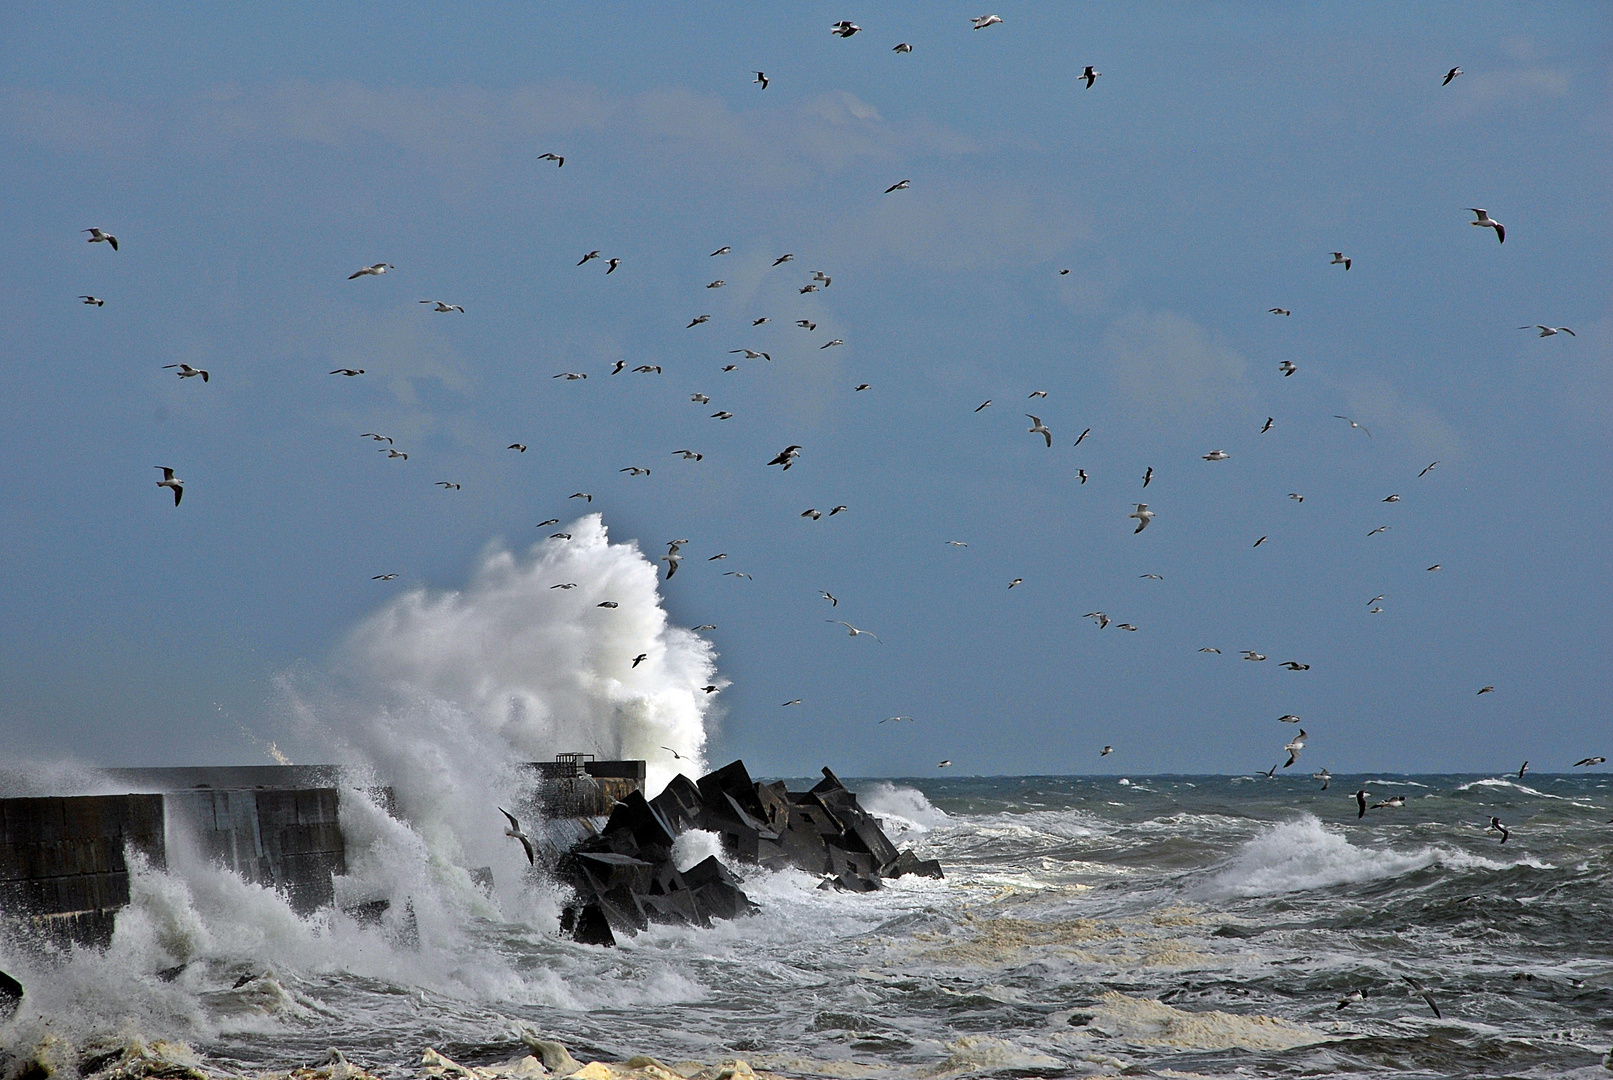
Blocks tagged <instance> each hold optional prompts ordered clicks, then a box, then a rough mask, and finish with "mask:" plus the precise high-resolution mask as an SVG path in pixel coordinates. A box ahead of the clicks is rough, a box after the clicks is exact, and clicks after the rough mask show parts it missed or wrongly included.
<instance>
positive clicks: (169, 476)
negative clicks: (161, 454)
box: [152, 465, 185, 506]
mask: <svg viewBox="0 0 1613 1080" xmlns="http://www.w3.org/2000/svg"><path fill="white" fill-rule="evenodd" d="M152 467H153V468H157V469H161V470H162V479H161V480H158V481H157V486H158V487H165V488H171V489H172V490H173V493H174V505H175V506H178V505H179V500H180V499H182V498H184V497H185V481H183V480H181V479H179V478H178V477H176V476H175V475H174V470H172V469H170V468H169V467H168V466H166V465H154V466H152Z"/></svg>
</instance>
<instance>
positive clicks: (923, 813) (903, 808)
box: [857, 780, 952, 833]
mask: <svg viewBox="0 0 1613 1080" xmlns="http://www.w3.org/2000/svg"><path fill="white" fill-rule="evenodd" d="M857 801H858V802H860V803H861V804H862V807H863V809H865V810H867V811H868V812H869V813H870V814H873V815H874V816H875V817H878V818H880V819H881V820H883V821H884V822H885V831H886V832H888V833H926V832H929V831H930V830H931V829H935V828H939V827H941V826H943V825H950V824H952V817H951V815H949V814H948V813H946V811H944V810H941V809H939V808H937V807H935V806H932V805H931V804H930V800H929V799H927V798H925V797H924V792H922V791H919V790H918V789H917V788H910V787H897V786H896V785H895V784H892V783H889V782H887V781H884V780H881V781H880V782H879V783H877V784H874V785H873V786H872V787H870V788H868V789H866V790H864V791H862V792H860V793H859V794H858V796H857Z"/></svg>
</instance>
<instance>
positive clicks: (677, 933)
mask: <svg viewBox="0 0 1613 1080" xmlns="http://www.w3.org/2000/svg"><path fill="white" fill-rule="evenodd" d="M849 783H850V784H851V786H852V787H853V788H855V789H858V790H860V791H861V792H862V793H863V803H864V805H866V806H868V807H870V808H871V809H873V810H874V812H876V813H879V814H881V815H882V816H884V817H885V819H886V823H887V828H888V831H890V832H891V834H892V836H893V838H894V839H897V840H898V842H899V843H903V844H907V843H911V844H913V845H915V846H917V847H918V848H919V850H920V852H921V854H923V855H925V856H934V857H936V858H939V859H941V860H942V861H943V863H944V865H945V866H946V869H947V873H948V877H947V880H945V881H941V882H935V881H927V880H924V881H909V880H902V881H899V882H896V883H895V884H894V885H893V886H892V887H891V888H888V889H886V890H885V891H883V892H880V893H878V894H872V895H867V896H852V895H845V894H838V893H827V892H822V891H819V890H818V889H816V888H815V886H816V884H817V882H816V880H815V879H813V878H811V877H809V876H807V875H804V874H800V873H796V872H784V873H765V872H757V871H752V872H751V874H750V876H749V878H748V880H747V882H746V889H747V891H748V892H749V893H750V895H751V897H752V899H754V900H756V901H757V902H758V903H759V904H760V905H761V906H762V908H763V911H762V913H761V914H760V915H758V916H756V917H755V918H752V919H746V920H742V921H738V922H734V923H730V924H726V925H722V926H719V927H718V928H716V929H713V930H710V931H698V930H684V929H675V928H666V927H662V928H656V929H653V930H651V931H650V932H648V933H646V934H643V935H640V936H639V937H637V938H635V939H632V940H629V941H626V942H624V943H623V945H622V947H621V948H618V949H615V950H598V949H590V948H585V947H581V946H577V945H574V944H572V943H569V942H565V941H562V940H559V939H558V938H556V937H555V936H554V934H553V926H554V924H553V917H554V914H555V910H556V908H555V898H554V897H553V896H552V895H550V893H549V892H548V890H547V889H546V888H545V887H544V886H542V884H541V883H537V884H533V883H520V882H510V883H501V886H500V892H499V893H498V895H497V903H496V904H495V903H492V902H489V901H487V900H485V899H481V898H480V897H479V896H478V895H477V894H475V893H474V891H473V890H468V889H466V888H465V886H464V882H463V877H462V875H461V874H459V873H457V872H456V871H455V870H454V869H453V868H452V867H451V866H449V865H448V864H447V863H446V862H445V861H444V859H443V857H442V855H441V854H440V853H438V854H437V855H436V857H432V855H430V854H429V852H430V851H431V848H430V845H428V844H425V843H421V842H419V841H418V839H416V840H413V841H411V839H410V834H408V832H407V830H401V829H400V830H399V831H398V834H397V835H388V836H385V837H382V836H379V835H378V836H374V837H369V838H368V839H367V838H366V837H363V836H358V837H350V838H349V841H350V845H351V846H354V847H356V848H358V849H360V850H362V848H363V845H364V844H365V843H367V842H373V843H374V844H375V845H376V850H378V851H379V850H385V851H386V852H388V853H389V854H388V856H387V860H388V865H389V866H390V867H391V868H392V873H391V877H390V880H391V882H392V884H391V886H390V887H391V888H393V889H394V890H397V894H399V895H406V896H407V897H408V899H409V901H410V906H411V907H412V909H413V910H414V912H415V913H416V922H417V924H418V927H419V941H418V943H417V944H416V943H414V942H413V941H410V940H403V939H401V938H400V937H399V936H398V935H397V934H396V933H395V929H396V928H395V927H394V928H393V930H392V931H389V930H388V928H386V927H382V928H363V927H359V926H356V925H354V924H352V923H350V922H349V921H347V920H346V919H345V918H343V917H340V916H337V917H335V918H331V917H328V916H327V917H325V918H322V919H316V920H311V921H304V920H299V919H297V918H295V917H294V916H293V915H291V913H290V912H289V911H287V910H286V909H285V908H284V905H283V904H281V903H280V902H279V900H278V898H277V897H275V896H274V895H273V894H269V893H264V892H263V891H262V890H258V889H256V888H254V887H251V886H247V885H244V884H242V883H240V882H239V881H237V880H235V879H233V878H231V877H229V876H228V875H223V874H220V873H218V872H216V871H212V870H208V869H206V868H202V867H194V866H192V867H189V868H186V867H185V866H183V865H180V866H176V868H175V869H174V870H173V872H172V873H170V874H156V873H148V874H145V875H142V876H141V877H140V879H139V880H138V882H137V886H136V893H137V904H136V906H135V907H134V908H132V909H131V910H130V911H129V912H127V913H126V915H125V917H124V919H123V921H122V922H120V926H119V931H118V939H117V940H116V941H115V942H114V946H113V948H112V950H110V952H108V953H107V954H105V955H94V954H84V955H80V956H77V957H75V958H73V959H71V960H70V961H68V962H66V963H59V964H53V965H52V964H44V963H41V962H40V961H38V960H34V959H29V958H26V957H21V956H17V955H9V956H0V967H5V968H7V969H8V970H16V971H18V973H19V974H21V975H22V976H23V977H24V979H25V981H26V982H28V983H29V986H30V989H31V991H32V993H31V996H30V999H29V1006H28V1009H27V1010H25V1012H24V1014H23V1015H22V1016H20V1017H19V1018H18V1019H17V1020H16V1021H14V1022H13V1023H12V1024H10V1025H9V1026H7V1027H5V1028H0V1038H4V1039H5V1040H6V1042H7V1043H8V1045H10V1046H12V1047H17V1046H22V1045H26V1044H28V1043H29V1041H30V1040H36V1039H37V1038H38V1037H39V1036H40V1033H41V1031H42V1030H43V1028H42V1025H43V1024H44V1022H45V1020H46V1019H49V1020H50V1021H51V1023H52V1025H53V1030H57V1031H61V1032H64V1033H65V1034H66V1035H67V1036H68V1037H71V1038H76V1039H80V1040H82V1039H84V1038H86V1037H87V1036H88V1035H89V1034H90V1033H91V1032H93V1031H106V1030H114V1029H121V1030H123V1031H124V1032H125V1033H130V1032H134V1033H139V1034H140V1035H142V1036H144V1037H146V1038H155V1037H159V1036H161V1037H168V1038H176V1039H183V1040H186V1041H188V1042H190V1043H191V1045H192V1046H194V1047H195V1048H196V1049H197V1050H198V1052H200V1053H201V1054H202V1055H203V1057H204V1060H205V1061H206V1062H207V1064H208V1066H209V1067H210V1068H212V1069H216V1070H220V1071H233V1070H241V1071H247V1070H262V1069H268V1068H285V1067H287V1066H290V1065H295V1064H301V1063H306V1062H310V1061H314V1060H318V1059H319V1058H320V1057H322V1056H323V1053H324V1050H325V1048H326V1047H329V1046H337V1047H340V1048H342V1049H343V1050H344V1051H345V1052H346V1053H347V1055H348V1057H349V1058H351V1059H352V1060H354V1061H355V1062H360V1063H363V1064H365V1065H367V1066H370V1067H372V1068H375V1069H377V1070H378V1071H382V1072H394V1073H397V1074H408V1075H414V1074H415V1073H416V1072H417V1071H418V1064H419V1060H420V1053H421V1050H422V1049H423V1048H425V1047H426V1046H433V1047H435V1048H437V1049H439V1050H441V1051H442V1052H444V1053H446V1054H447V1055H448V1056H449V1057H451V1058H455V1059H456V1060H461V1061H464V1062H467V1063H470V1064H484V1063H491V1062H495V1061H503V1060H506V1059H508V1058H511V1057H512V1056H517V1055H519V1054H521V1053H524V1052H525V1051H524V1049H523V1048H522V1044H521V1043H520V1042H519V1039H518V1037H517V1033H518V1030H519V1028H521V1027H525V1028H527V1029H530V1030H532V1031H535V1032H537V1033H539V1034H542V1035H545V1036H547V1037H552V1038H558V1039H560V1040H562V1041H564V1042H566V1043H567V1044H568V1045H570V1046H571V1048H572V1051H573V1053H575V1054H576V1055H577V1056H578V1057H579V1058H584V1059H585V1060H586V1057H587V1056H592V1057H598V1058H604V1059H607V1060H622V1059H625V1058H627V1057H629V1056H631V1055H634V1054H640V1053H643V1054H651V1055H654V1056H656V1057H658V1058H661V1059H662V1060H666V1061H679V1060H698V1061H706V1062H714V1061H720V1060H723V1059H725V1058H733V1057H736V1056H737V1057H743V1058H745V1059H747V1060H749V1061H750V1062H751V1064H752V1065H753V1066H755V1067H757V1068H763V1067H765V1068H769V1069H772V1070H775V1071H778V1072H783V1073H788V1074H795V1075H834V1076H904V1077H907V1076H911V1077H919V1076H948V1075H965V1074H1000V1075H1016V1076H1027V1075H1045V1076H1055V1075H1057V1076H1063V1075H1086V1074H1114V1073H1118V1072H1122V1071H1124V1072H1127V1073H1130V1074H1134V1075H1184V1074H1198V1075H1209V1076H1234V1075H1235V1076H1244V1077H1248V1076H1299V1075H1327V1074H1334V1073H1350V1074H1359V1075H1366V1076H1395V1077H1436V1076H1438V1077H1447V1076H1448V1077H1456V1076H1460V1077H1475V1076H1542V1077H1544V1076H1553V1077H1557V1076H1565V1075H1575V1074H1578V1075H1583V1076H1606V1075H1608V1074H1607V1073H1606V1072H1605V1071H1604V1070H1603V1068H1602V1064H1601V1062H1602V1057H1603V1054H1604V1053H1606V1052H1607V1051H1608V1049H1609V1046H1610V1044H1613V855H1610V852H1613V824H1609V823H1608V819H1609V818H1613V779H1610V778H1609V777H1607V776H1605V775H1601V776H1584V775H1580V776H1573V777H1566V776H1536V775H1533V774H1531V775H1529V776H1528V777H1527V779H1526V780H1524V781H1521V782H1520V781H1516V780H1511V779H1492V778H1484V777H1474V776H1416V777H1390V776H1382V777H1336V778H1334V780H1333V782H1332V786H1331V788H1330V790H1329V791H1327V792H1326V793H1322V792H1320V791H1319V790H1318V789H1319V788H1320V783H1319V782H1318V781H1314V780H1311V779H1309V778H1304V777H1299V778H1289V777H1282V778H1278V779H1275V780H1267V779H1266V778H1265V777H1253V778H1251V777H1237V778H1233V777H1145V778H1136V779H1135V780H1133V781H1132V782H1130V783H1127V782H1125V781H1119V780H1116V779H1107V778H1106V779H1075V778H1058V777H1016V778H992V779H970V778H947V779H944V780H932V779H924V780H898V781H872V780H864V781H858V782H849ZM1361 786H1365V787H1366V788H1367V789H1368V790H1369V791H1370V792H1371V793H1372V795H1373V801H1379V800H1381V799H1383V798H1386V797H1388V796H1393V795H1400V796H1404V797H1405V805H1404V806H1403V807H1398V808H1388V809H1382V810H1374V811H1370V812H1369V813H1368V815H1367V817H1366V818H1365V819H1362V820H1358V819H1357V816H1356V806H1355V801H1354V799H1353V797H1352V795H1353V792H1354V791H1355V790H1356V789H1357V788H1358V787H1361ZM1492 815H1496V816H1499V817H1500V818H1501V820H1502V821H1503V822H1504V823H1505V824H1506V825H1507V827H1508V829H1509V830H1511V838H1510V839H1509V841H1508V842H1507V843H1506V844H1504V845H1503V844H1501V843H1500V842H1499V836H1498V834H1496V833H1493V832H1489V831H1487V830H1486V828H1485V826H1486V825H1487V824H1488V822H1489V820H1490V817H1491V816H1492ZM383 840H384V841H385V843H384V844H383V843H382V841H383ZM411 843H413V844H414V846H413V847H411V846H410V845H411ZM690 847H691V851H690V854H691V857H692V856H693V855H696V854H703V852H701V851H699V850H698V849H699V847H700V845H699V842H698V838H696V839H695V840H694V841H692V842H691V845H690ZM411 851H413V852H415V853H416V855H417V857H418V865H416V866H414V868H413V869H412V870H410V871H409V872H408V873H404V872H402V871H399V870H398V869H397V865H398V864H407V863H408V853H409V852H411ZM355 872H363V860H362V858H360V859H356V860H355ZM181 961H188V962H189V966H188V967H187V968H186V969H185V971H184V973H183V974H181V975H180V976H179V977H178V978H177V979H175V980H174V981H172V982H163V981H161V980H160V979H158V978H157V975H156V973H157V972H158V971H159V970H160V969H162V968H166V967H170V966H172V965H173V964H175V963H177V962H181ZM242 975H258V976H261V977H260V978H257V979H255V980H253V981H251V982H248V983H247V984H246V985H245V986H243V987H241V988H235V987H234V983H235V982H236V981H237V980H238V979H239V978H240V977H241V976H242ZM1406 976H1410V977H1411V978H1414V979H1416V980H1418V981H1419V982H1421V983H1422V984H1423V985H1424V986H1425V987H1426V988H1427V990H1428V991H1429V992H1430V993H1431V994H1432V995H1433V997H1434V1000H1435V1002H1436V1004H1437V1005H1438V1007H1439V1010H1440V1012H1441V1014H1442V1016H1441V1017H1438V1018H1436V1017H1435V1016H1434V1014H1433V1012H1432V1010H1431V1009H1430V1008H1429V1006H1428V1005H1427V1004H1426V1003H1425V1001H1424V1000H1423V998H1422V997H1421V996H1419V994H1418V993H1417V992H1415V990H1414V989H1413V988H1412V987H1411V986H1410V985H1409V984H1408V983H1407V982H1406V981H1405V977H1406ZM1357 991H1359V992H1362V993H1364V994H1365V997H1364V998H1353V999H1351V1001H1350V1003H1349V1004H1348V1005H1347V1006H1346V1007H1345V1008H1344V1009H1342V1010H1341V1009H1339V1008H1338V1004H1339V1002H1340V1000H1341V999H1343V998H1345V997H1346V996H1347V995H1351V994H1354V993H1355V992H1357Z"/></svg>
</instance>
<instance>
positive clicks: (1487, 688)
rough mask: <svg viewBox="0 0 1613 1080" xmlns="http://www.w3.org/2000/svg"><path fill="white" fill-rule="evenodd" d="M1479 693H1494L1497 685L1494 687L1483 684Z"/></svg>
mask: <svg viewBox="0 0 1613 1080" xmlns="http://www.w3.org/2000/svg"><path fill="white" fill-rule="evenodd" d="M1479 693H1480V694H1493V693H1495V687H1493V686H1481V687H1479Z"/></svg>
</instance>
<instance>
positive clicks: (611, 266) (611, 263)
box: [605, 257, 622, 274]
mask: <svg viewBox="0 0 1613 1080" xmlns="http://www.w3.org/2000/svg"><path fill="white" fill-rule="evenodd" d="M620 265H622V260H621V259H618V258H615V257H612V258H609V259H606V260H605V273H607V274H614V273H616V268H617V267H618V266H620Z"/></svg>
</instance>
